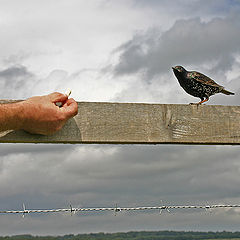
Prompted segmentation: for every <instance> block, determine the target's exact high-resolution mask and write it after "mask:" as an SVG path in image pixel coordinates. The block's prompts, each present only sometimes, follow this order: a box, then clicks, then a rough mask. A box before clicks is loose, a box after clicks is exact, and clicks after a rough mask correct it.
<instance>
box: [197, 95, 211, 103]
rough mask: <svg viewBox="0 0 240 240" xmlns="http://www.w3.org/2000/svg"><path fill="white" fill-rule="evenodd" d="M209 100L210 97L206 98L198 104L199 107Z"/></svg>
mask: <svg viewBox="0 0 240 240" xmlns="http://www.w3.org/2000/svg"><path fill="white" fill-rule="evenodd" d="M208 100H209V97H206V98H205V99H204V100H202V101H200V102H199V103H197V105H201V104H202V103H204V102H207V101H208Z"/></svg>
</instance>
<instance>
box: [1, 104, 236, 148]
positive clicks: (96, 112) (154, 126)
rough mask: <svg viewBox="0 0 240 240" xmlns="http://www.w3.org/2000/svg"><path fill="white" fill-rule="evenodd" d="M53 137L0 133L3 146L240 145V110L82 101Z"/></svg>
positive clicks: (17, 132)
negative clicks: (45, 144)
mask: <svg viewBox="0 0 240 240" xmlns="http://www.w3.org/2000/svg"><path fill="white" fill-rule="evenodd" d="M78 107H79V113H78V115H77V116H76V117H74V118H73V119H71V120H69V121H68V122H67V124H66V125H65V126H64V128H63V129H62V130H61V131H59V132H58V133H56V134H55V135H53V136H40V135H32V134H28V133H26V132H24V131H11V132H8V133H6V132H5V133H3V132H2V133H0V143H98V144H130V143H131V144H231V145H235V144H240V106H216V105H201V106H196V105H181V104H144V103H105V102H98V103H97V102H79V103H78Z"/></svg>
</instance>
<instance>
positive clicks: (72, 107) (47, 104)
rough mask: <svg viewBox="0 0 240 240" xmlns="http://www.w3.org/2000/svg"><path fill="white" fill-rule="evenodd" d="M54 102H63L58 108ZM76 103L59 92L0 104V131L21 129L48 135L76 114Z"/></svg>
mask: <svg viewBox="0 0 240 240" xmlns="http://www.w3.org/2000/svg"><path fill="white" fill-rule="evenodd" d="M56 102H63V106H62V107H61V108H59V107H58V106H56ZM77 111H78V107H77V103H76V102H75V101H74V100H73V99H68V96H66V95H64V94H61V93H52V94H49V95H45V96H38V97H32V98H29V99H27V100H25V101H21V102H17V103H11V104H2V105H0V131H5V130H19V129H23V130H25V131H27V132H30V133H37V134H42V135H50V134H53V133H55V132H56V131H58V130H60V129H61V128H62V127H63V125H64V124H65V123H66V121H67V120H68V119H69V118H71V117H73V116H75V115H76V114H77Z"/></svg>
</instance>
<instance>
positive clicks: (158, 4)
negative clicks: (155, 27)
mask: <svg viewBox="0 0 240 240" xmlns="http://www.w3.org/2000/svg"><path fill="white" fill-rule="evenodd" d="M134 5H135V6H136V7H149V8H153V7H154V9H156V10H157V11H159V10H160V11H161V10H162V11H163V9H166V8H168V11H169V12H171V13H177V14H179V13H183V14H185V15H186V16H199V15H201V16H204V15H209V14H211V15H220V14H226V13H229V12H231V11H234V10H239V9H240V3H239V1H238V0H219V1H215V0H209V1H208V3H207V4H203V2H202V1H201V0H192V1H189V0H172V1H171V2H169V1H167V0H162V1H158V0H135V1H134Z"/></svg>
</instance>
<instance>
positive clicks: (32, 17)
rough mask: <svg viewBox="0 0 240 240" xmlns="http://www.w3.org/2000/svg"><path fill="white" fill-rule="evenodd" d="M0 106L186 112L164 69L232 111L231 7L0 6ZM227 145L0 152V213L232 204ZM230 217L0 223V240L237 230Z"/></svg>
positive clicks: (162, 0)
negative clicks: (184, 75)
mask: <svg viewBox="0 0 240 240" xmlns="http://www.w3.org/2000/svg"><path fill="white" fill-rule="evenodd" d="M0 6H1V7H0V36H1V37H0V49H1V54H0V98H1V99H24V98H27V97H30V96H33V95H43V94H47V93H50V92H53V91H60V92H64V91H65V89H66V88H71V89H73V92H72V96H73V97H74V98H75V99H76V100H77V101H117V102H147V103H179V104H180V103H184V104H186V103H189V102H193V101H198V99H196V98H193V97H191V96H189V95H187V94H186V93H185V92H184V91H183V90H182V89H181V88H180V86H179V84H178V82H177V80H176V78H175V77H174V76H173V73H172V71H171V67H172V66H174V65H183V66H184V67H185V68H186V69H188V70H197V71H200V72H203V73H205V74H206V75H208V76H210V77H212V78H213V79H214V80H216V81H217V82H218V83H219V84H221V85H223V86H225V87H226V89H228V90H230V91H233V92H235V93H236V95H235V96H225V95H221V94H219V95H216V96H213V97H212V98H211V99H210V101H209V103H208V104H222V105H238V104H239V100H240V94H239V93H240V83H239V80H240V40H239V39H240V1H239V0H218V1H215V0H209V1H207V2H204V3H203V1H201V0H172V1H168V0H121V1H117V0H89V1H83V0H41V1H40V0H39V1H32V0H21V1H19V0H0ZM239 159H240V149H239V147H237V146H234V147H233V146H182V145H181V146H175V145H161V146H157V145H155V146H144V145H136V146H133V145H131V146H130V145H129V146H116V145H104V146H101V145H90V146H89V145H82V146H81V145H41V144H37V145H32V144H1V145H0V193H1V194H0V209H2V210H7V209H9V210H10V209H21V208H22V203H25V205H26V207H27V208H30V209H37V208H40V209H49V208H67V207H69V204H71V205H72V206H73V207H113V206H115V204H116V203H117V204H118V206H120V207H137V206H153V205H161V204H164V205H172V204H177V205H183V204H203V205H208V204H239V203H240V189H239V184H240V178H239V176H240V162H239ZM239 222H240V210H237V209H235V210H233V209H225V210H214V211H211V212H210V211H190V210H185V211H171V213H168V212H163V213H162V214H161V215H159V212H154V211H153V212H141V213H136V212H134V213H123V212H121V213H119V214H118V216H114V214H113V213H98V214H76V215H74V216H70V214H52V215H50V214H49V215H47V214H46V215H34V214H32V215H27V216H26V217H25V218H24V219H23V218H22V217H21V216H20V215H11V216H10V215H1V216H0V235H13V234H25V233H30V234H42V235H46V234H54V235H60V234H68V233H74V234H77V233H86V232H100V231H101V232H119V231H134V230H166V229H167V230H207V231H208V230H211V231H214V230H233V231H234V230H239Z"/></svg>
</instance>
